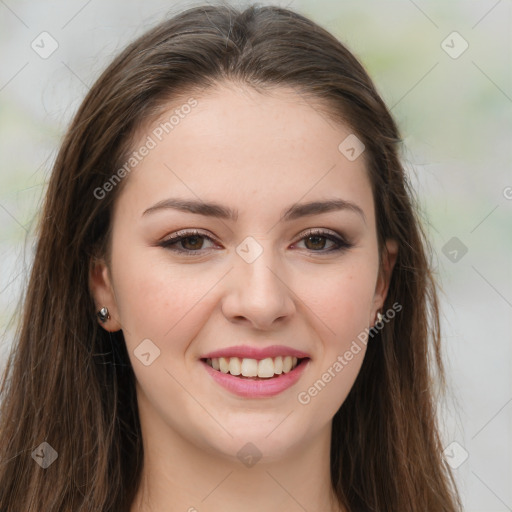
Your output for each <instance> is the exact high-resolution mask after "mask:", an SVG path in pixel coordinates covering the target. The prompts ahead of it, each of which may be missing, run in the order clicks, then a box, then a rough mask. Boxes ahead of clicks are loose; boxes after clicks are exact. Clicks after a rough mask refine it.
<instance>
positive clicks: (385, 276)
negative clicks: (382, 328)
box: [370, 239, 398, 325]
mask: <svg viewBox="0 0 512 512" xmlns="http://www.w3.org/2000/svg"><path fill="white" fill-rule="evenodd" d="M397 256H398V243H397V241H396V240H392V239H388V240H386V246H385V248H384V250H383V253H382V263H381V266H380V269H379V276H378V279H377V284H376V286H375V294H374V296H373V305H372V310H371V312H370V325H374V324H375V322H376V321H377V312H378V311H379V310H380V309H382V307H383V306H384V302H385V300H386V296H387V294H388V290H389V284H390V283H391V275H392V273H393V268H394V266H395V263H396V258H397Z"/></svg>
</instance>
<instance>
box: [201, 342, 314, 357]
mask: <svg viewBox="0 0 512 512" xmlns="http://www.w3.org/2000/svg"><path fill="white" fill-rule="evenodd" d="M277 356H295V357H297V358H298V359H302V358H305V357H308V358H309V357H310V356H309V354H306V352H302V351H301V350H297V349H295V348H291V347H286V346H284V345H272V346H270V347H265V348H262V347H249V346H246V345H237V346H234V347H228V348H223V349H219V350H214V351H213V352H209V353H208V354H205V355H204V356H202V357H201V359H214V358H219V357H239V358H240V359H266V358H267V357H277Z"/></svg>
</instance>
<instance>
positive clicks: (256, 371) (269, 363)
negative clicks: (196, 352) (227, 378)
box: [206, 356, 298, 378]
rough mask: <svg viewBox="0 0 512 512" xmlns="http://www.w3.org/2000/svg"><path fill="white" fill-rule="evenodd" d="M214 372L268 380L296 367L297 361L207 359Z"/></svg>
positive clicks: (294, 359) (275, 359) (283, 358)
mask: <svg viewBox="0 0 512 512" xmlns="http://www.w3.org/2000/svg"><path fill="white" fill-rule="evenodd" d="M206 362H207V364H209V365H210V366H211V367H212V368H213V369H214V370H219V371H221V372H222V373H230V374H231V375H242V376H244V377H259V378H270V377H274V375H280V374H281V373H288V372H290V371H291V370H292V369H293V368H295V367H296V366H297V363H298V359H297V358H296V357H294V356H285V357H283V356H277V357H274V358H272V357H267V358H265V359H261V360H259V361H258V360H257V359H249V358H244V359H240V358H238V357H218V358H217V357H215V358H213V359H207V360H206Z"/></svg>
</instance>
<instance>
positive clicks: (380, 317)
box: [377, 311, 384, 322]
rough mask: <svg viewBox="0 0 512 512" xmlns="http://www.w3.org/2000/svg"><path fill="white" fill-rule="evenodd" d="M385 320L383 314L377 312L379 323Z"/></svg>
mask: <svg viewBox="0 0 512 512" xmlns="http://www.w3.org/2000/svg"><path fill="white" fill-rule="evenodd" d="M383 318H384V316H383V315H382V313H381V312H380V311H377V322H382V319H383Z"/></svg>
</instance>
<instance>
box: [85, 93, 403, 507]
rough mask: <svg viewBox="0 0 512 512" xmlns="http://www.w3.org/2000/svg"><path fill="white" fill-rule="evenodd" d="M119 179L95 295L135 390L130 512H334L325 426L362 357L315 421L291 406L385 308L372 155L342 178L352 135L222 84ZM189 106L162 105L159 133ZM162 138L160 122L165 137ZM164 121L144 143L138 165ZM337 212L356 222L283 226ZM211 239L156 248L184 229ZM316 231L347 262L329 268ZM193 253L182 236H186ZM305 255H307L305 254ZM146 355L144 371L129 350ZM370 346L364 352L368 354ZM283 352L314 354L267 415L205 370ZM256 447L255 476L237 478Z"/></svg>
mask: <svg viewBox="0 0 512 512" xmlns="http://www.w3.org/2000/svg"><path fill="white" fill-rule="evenodd" d="M195 98H196V99H197V101H198V105H197V106H196V107H195V108H194V109H192V111H191V112H190V114H188V115H187V116H185V117H184V119H181V120H180V123H179V125H177V126H176V127H175V128H174V130H173V131H172V132H170V133H169V134H168V135H167V136H165V137H164V138H163V140H162V141H161V142H159V144H158V145H157V146H156V147H155V148H154V149H152V150H151V151H150V152H149V154H148V155H147V156H146V157H145V158H144V160H143V161H142V162H141V163H139V164H138V165H137V166H136V168H135V169H134V170H133V171H132V172H131V173H130V175H129V176H128V177H127V178H125V179H126V180H127V182H126V183H125V185H126V186H125V187H124V188H123V190H122V193H121V194H120V196H119V198H118V199H117V201H116V205H115V211H114V216H113V231H112V245H111V258H112V259H111V267H110V268H109V267H108V266H107V265H106V263H105V261H103V260H102V259H98V260H97V261H96V262H95V264H94V265H93V266H92V267H91V273H90V287H91V291H92V293H93V295H94V299H95V302H96V306H97V309H98V310H99V309H100V308H101V307H103V306H106V307H108V309H109V312H110V315H111V319H110V320H109V321H108V322H107V323H106V324H101V325H102V326H103V327H104V328H105V329H107V330H109V331H117V330H119V329H123V333H124V337H125V341H126V344H127V347H128V353H129V354H130V359H131V363H132V365H133V369H134V372H135V376H136V380H137V382H136V385H137V397H138V406H139V415H140V420H141V426H142V434H143V443H144V457H145V459H144V470H143V479H142V486H141V487H140V488H139V491H138V494H137V497H136V500H135V502H134V504H133V506H132V508H131V512H136V511H149V510H151V511H155V512H160V511H162V512H163V511H166V512H169V511H189V512H192V511H194V510H197V511H201V512H203V511H218V510H223V512H232V511H235V510H236V511H238V510H241V509H243V510H245V511H247V512H256V511H258V512H259V511H261V510H266V511H269V512H273V511H278V510H279V511H282V510H287V511H288V512H295V511H296V512H299V511H301V512H303V511H304V510H309V511H312V510H322V511H327V510H329V511H336V510H340V509H339V507H338V506H337V505H335V504H334V501H333V500H332V489H331V486H330V470H329V448H330V440H331V425H332V418H333V416H334V414H335V413H336V411H337V410H338V409H339V407H340V406H341V405H342V403H343V401H344V400H345V398H346V396H347V394H348V392H349V391H350V389H351V387H352V385H353V383H354V381H355V378H356V376H357V374H358V372H359V369H360V367H361V363H362V360H363V357H364V353H365V345H364V344H361V343H360V346H361V347H362V350H361V351H360V352H359V353H358V354H357V355H355V356H354V358H353V359H352V360H351V361H350V362H349V363H348V364H347V365H346V366H345V367H344V368H343V370H342V371H341V372H339V373H338V374H336V377H335V378H333V379H332V380H331V382H330V383H328V384H327V385H326V386H325V387H324V389H323V390H322V391H321V392H320V393H318V394H317V396H315V397H313V398H311V401H310V402H309V403H308V404H307V405H303V404H301V403H299V402H298V400H297V395H298V393H299V392H301V391H307V389H308V388H309V387H310V386H311V385H312V384H313V383H314V382H315V381H317V380H318V379H319V378H321V376H322V374H323V373H324V372H325V371H327V369H328V368H329V367H332V365H333V363H334V362H335V361H336V360H337V357H338V356H339V355H343V354H344V353H345V352H346V351H347V350H348V349H349V347H350V346H351V344H352V342H353V341H354V340H356V339H357V336H358V335H359V334H360V333H361V332H364V330H365V328H368V327H369V326H371V325H373V324H374V323H375V321H376V314H377V312H378V311H379V310H380V309H381V308H382V307H383V303H384V300H385V297H386V293H387V290H388V287H389V280H390V276H391V272H392V268H393V265H394V263H395V259H396V253H397V246H396V243H395V242H394V241H392V240H388V241H387V249H388V252H387V253H386V252H385V253H384V254H385V257H384V263H383V266H382V268H381V269H380V270H381V272H379V259H378V246H377V233H376V224H375V212H374V205H373V197H372V192H371V187H370V182H369V180H368V177H367V174H366V169H365V160H364V153H363V155H362V156H361V157H359V158H357V159H356V160H355V161H349V160H348V159H347V158H346V157H345V156H344V155H343V154H342V153H341V152H340V151H339V150H338V145H339V144H340V142H341V141H343V140H344V139H345V137H346V136H347V135H349V134H350V133H351V130H350V129H349V128H348V127H347V126H344V125H341V124H333V123H332V122H331V121H328V120H327V119H326V118H325V116H323V115H322V114H321V113H320V112H319V110H318V109H316V108H314V107H313V106H312V104H311V103H307V102H305V101H304V100H303V99H302V97H301V96H299V95H297V93H295V92H294V91H293V90H291V89H287V88H279V89H276V90H274V91H272V93H271V94H270V93H265V94H264V95H263V94H260V93H258V92H256V91H254V90H252V89H250V88H246V87H243V88H241V87H239V86H235V85H233V84H226V83H224V84H221V85H219V86H218V87H216V88H215V89H214V90H210V91H208V92H207V93H203V94H202V95H200V96H195ZM184 101H185V100H183V101H173V102H172V104H171V103H169V111H168V112H167V113H166V114H164V115H163V116H162V119H169V116H170V115H171V114H172V112H173V110H174V109H175V108H177V107H179V105H182V104H183V103H184ZM160 121H161V120H160ZM160 121H157V122H156V123H154V124H153V125H151V126H150V127H147V128H146V129H145V130H141V132H140V133H139V141H138V142H137V144H135V145H134V149H135V148H138V147H140V145H142V144H143V142H144V141H145V140H146V137H147V136H148V134H151V130H153V129H154V127H155V126H157V125H158V123H159V122H160ZM169 197H178V198H182V199H196V200H197V199H198V198H200V199H201V200H202V201H215V202H218V203H220V204H223V205H225V206H228V207H230V208H233V209H237V210H238V213H239V215H238V219H237V220H236V222H233V221H230V220H226V219H217V218H213V217H207V216H202V215H198V214H193V213H187V212H182V211H178V210H174V209H161V210H159V211H156V212H153V213H151V214H147V215H143V212H144V211H145V210H146V209H148V208H149V207H151V206H153V205H154V204H156V203H158V202H159V201H161V200H163V199H166V198H169ZM328 198H329V199H330V198H342V199H344V200H346V201H350V202H352V203H355V204H357V205H358V206H359V207H360V208H361V209H362V211H363V212H364V216H365V219H363V218H362V216H360V215H358V214H357V213H356V212H354V211H351V210H341V211H332V212H328V213H322V214H320V215H312V216H308V217H302V218H298V219H296V220H293V221H289V222H284V221H282V220H281V219H280V217H281V213H282V211H283V210H284V209H285V208H286V207H288V206H290V205H292V204H294V203H297V202H301V203H302V202H308V201H313V200H325V199H328ZM194 228H196V229H199V230H201V232H203V233H204V234H205V235H207V236H209V237H211V239H212V240H209V239H208V238H199V239H195V240H194V239H190V238H189V239H188V240H185V241H182V242H181V243H178V244H176V245H175V246H174V247H178V248H180V249H182V250H187V249H188V250H189V252H192V251H194V250H195V251H196V252H197V253H199V254H200V255H199V256H186V255H181V254H179V253H174V252H172V251H171V249H169V248H163V247H159V246H158V245H157V244H158V242H159V241H161V240H163V239H165V238H166V237H168V236H169V235H172V234H173V233H176V232H177V231H178V230H181V229H194ZM308 228H325V229H326V230H328V231H329V232H331V234H338V235H339V236H342V237H345V238H347V239H348V240H349V241H350V242H351V243H352V244H353V246H352V247H351V248H348V249H346V250H344V251H343V250H342V251H337V252H328V250H329V249H330V248H331V247H334V246H335V244H334V243H333V242H331V241H330V240H329V239H327V238H321V239H314V240H311V239H309V241H308V237H307V235H303V234H302V233H303V232H304V230H306V229H308ZM189 236H190V235H189ZM247 236H251V237H253V238H254V239H255V240H256V241H257V242H258V243H259V244H260V246H261V248H262V249H263V252H262V254H261V255H260V256H259V257H258V258H257V259H256V260H255V261H254V262H252V263H247V262H246V261H245V260H244V259H242V258H241V257H240V256H239V255H238V254H237V252H236V248H237V246H238V245H239V244H240V243H241V242H242V241H243V240H244V239H245V238H246V237H247ZM304 237H305V238H304ZM144 339H150V340H151V341H152V342H153V343H154V344H155V345H156V346H157V347H158V348H159V350H160V355H159V357H157V358H156V359H155V360H154V361H153V362H152V363H151V364H150V365H149V366H145V365H143V364H142V363H141V361H140V360H139V359H138V358H137V357H136V356H135V354H134V350H135V349H136V348H137V346H138V345H139V344H140V343H141V341H142V340H144ZM370 342H371V341H370ZM238 344H246V345H252V346H261V347H266V346H270V345H274V344H282V345H286V346H290V347H294V348H297V349H300V350H303V351H305V352H307V353H309V354H310V356H311V361H310V363H309V367H308V368H307V369H306V371H305V372H304V374H303V375H302V376H301V378H300V380H299V381H298V382H297V383H296V384H295V385H294V386H292V387H291V388H289V389H287V390H286V391H284V392H283V393H281V394H279V395H277V396H274V397H272V398H264V399H262V398H253V399H248V398H241V397H238V396H236V395H233V394H231V393H230V392H229V391H227V390H225V389H224V388H222V387H220V386H219V385H218V384H216V383H215V382H214V381H213V380H212V379H211V377H210V375H208V373H207V372H206V371H205V369H204V368H203V364H202V363H201V362H200V361H199V359H200V357H202V356H203V355H204V354H206V353H207V352H210V351H213V350H216V349H219V348H226V347H230V346H233V345H238ZM248 442H251V443H253V444H254V445H255V446H256V447H257V448H258V450H259V452H261V454H262V458H261V459H260V460H259V461H258V462H257V463H256V464H255V465H254V466H252V467H246V466H244V465H243V464H242V463H241V461H240V460H239V459H238V458H237V452H238V451H239V450H240V449H241V448H242V447H243V446H244V445H246V443H248Z"/></svg>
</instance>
